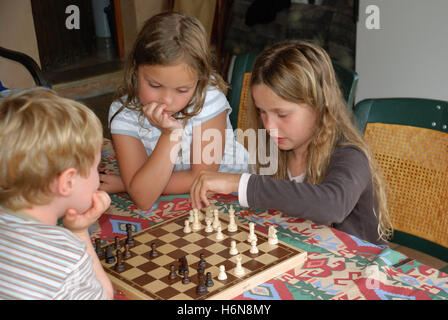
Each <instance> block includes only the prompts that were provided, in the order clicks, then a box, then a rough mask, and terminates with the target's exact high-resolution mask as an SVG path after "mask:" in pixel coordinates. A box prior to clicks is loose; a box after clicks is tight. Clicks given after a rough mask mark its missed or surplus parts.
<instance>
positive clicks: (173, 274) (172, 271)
mask: <svg viewBox="0 0 448 320" xmlns="http://www.w3.org/2000/svg"><path fill="white" fill-rule="evenodd" d="M168 277H169V278H170V279H171V280H173V279H176V278H177V273H176V267H175V266H174V264H172V265H170V273H169V274H168Z"/></svg>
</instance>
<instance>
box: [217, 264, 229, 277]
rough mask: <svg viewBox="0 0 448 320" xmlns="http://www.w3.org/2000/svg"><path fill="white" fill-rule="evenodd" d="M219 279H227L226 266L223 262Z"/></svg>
mask: <svg viewBox="0 0 448 320" xmlns="http://www.w3.org/2000/svg"><path fill="white" fill-rule="evenodd" d="M218 280H221V281H224V280H227V274H226V267H225V265H223V264H222V265H220V266H219V274H218Z"/></svg>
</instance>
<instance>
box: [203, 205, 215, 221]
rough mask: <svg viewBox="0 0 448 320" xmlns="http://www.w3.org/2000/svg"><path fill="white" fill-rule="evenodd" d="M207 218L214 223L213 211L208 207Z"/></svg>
mask: <svg viewBox="0 0 448 320" xmlns="http://www.w3.org/2000/svg"><path fill="white" fill-rule="evenodd" d="M205 218H206V219H207V218H208V219H209V220H211V221H213V211H212V207H211V206H208V207H207V210H206V211H205Z"/></svg>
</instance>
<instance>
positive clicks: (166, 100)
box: [159, 90, 173, 106]
mask: <svg viewBox="0 0 448 320" xmlns="http://www.w3.org/2000/svg"><path fill="white" fill-rule="evenodd" d="M172 101H173V98H172V96H171V93H170V92H169V91H168V90H162V91H161V92H160V96H159V102H160V103H161V104H166V105H167V106H169V105H170V104H171V102H172Z"/></svg>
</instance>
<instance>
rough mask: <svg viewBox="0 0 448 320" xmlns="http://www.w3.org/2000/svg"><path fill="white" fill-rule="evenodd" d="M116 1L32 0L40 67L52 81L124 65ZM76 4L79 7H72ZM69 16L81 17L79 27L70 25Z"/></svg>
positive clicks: (82, 76)
mask: <svg viewBox="0 0 448 320" xmlns="http://www.w3.org/2000/svg"><path fill="white" fill-rule="evenodd" d="M95 2H96V3H95ZM101 3H102V4H103V6H102V5H101ZM98 4H100V5H99V6H98ZM116 4H117V2H116V1H113V0H110V1H109V0H105V1H98V0H58V1H48V0H31V6H32V12H33V18H34V26H35V30H36V38H37V43H38V48H39V57H40V61H41V68H42V71H43V73H44V75H45V77H46V79H47V80H48V81H49V82H50V83H51V84H58V83H62V82H71V81H76V80H80V79H84V78H88V77H92V76H96V75H99V74H104V73H109V72H114V71H117V70H120V69H121V68H122V66H123V63H122V60H121V59H120V56H119V54H118V52H119V48H118V43H119V41H118V37H117V28H116V19H115V17H116V15H115V10H116V9H115V6H116ZM70 6H72V7H70ZM73 6H76V7H75V9H77V10H76V11H71V10H70V8H73ZM118 9H119V8H118ZM101 11H102V12H101ZM73 14H75V16H73ZM76 14H77V16H76ZM98 17H100V18H98ZM68 19H78V21H77V22H78V24H77V27H72V28H69V27H67V24H66V22H67V20H68ZM99 19H103V21H101V20H99ZM101 23H102V24H101ZM98 25H99V26H100V27H98ZM99 28H100V29H99Z"/></svg>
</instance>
